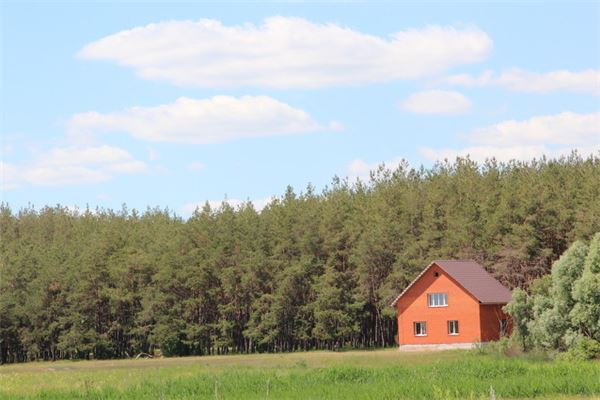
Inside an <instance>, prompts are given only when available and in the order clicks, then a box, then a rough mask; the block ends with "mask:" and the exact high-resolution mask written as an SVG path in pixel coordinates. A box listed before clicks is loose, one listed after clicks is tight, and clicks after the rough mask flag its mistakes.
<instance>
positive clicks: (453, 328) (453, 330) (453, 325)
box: [448, 320, 458, 335]
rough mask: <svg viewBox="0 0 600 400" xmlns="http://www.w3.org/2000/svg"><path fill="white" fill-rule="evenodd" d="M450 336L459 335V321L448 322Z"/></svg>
mask: <svg viewBox="0 0 600 400" xmlns="http://www.w3.org/2000/svg"><path fill="white" fill-rule="evenodd" d="M448 335H458V321H456V320H454V321H448Z"/></svg>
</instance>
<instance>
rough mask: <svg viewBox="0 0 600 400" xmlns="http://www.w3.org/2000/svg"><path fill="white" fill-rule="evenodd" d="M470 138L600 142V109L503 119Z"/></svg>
mask: <svg viewBox="0 0 600 400" xmlns="http://www.w3.org/2000/svg"><path fill="white" fill-rule="evenodd" d="M470 141H471V142H473V143H477V144H490V145H499V146H500V145H508V146H510V145H512V144H515V143H518V144H528V145H529V144H556V145H590V144H600V112H595V113H590V114H577V113H573V112H563V113H560V114H556V115H544V116H536V117H532V118H530V119H528V120H524V121H516V120H510V121H504V122H501V123H498V124H495V125H492V126H489V127H486V128H481V129H477V130H475V131H474V132H473V133H472V134H471V136H470Z"/></svg>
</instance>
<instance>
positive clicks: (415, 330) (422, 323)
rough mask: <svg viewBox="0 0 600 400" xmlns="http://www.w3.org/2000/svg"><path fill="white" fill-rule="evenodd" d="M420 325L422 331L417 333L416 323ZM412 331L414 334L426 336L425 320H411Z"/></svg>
mask: <svg viewBox="0 0 600 400" xmlns="http://www.w3.org/2000/svg"><path fill="white" fill-rule="evenodd" d="M419 324H420V325H421V326H422V328H421V332H422V333H417V325H419ZM413 333H414V334H415V336H427V322H426V321H415V322H413Z"/></svg>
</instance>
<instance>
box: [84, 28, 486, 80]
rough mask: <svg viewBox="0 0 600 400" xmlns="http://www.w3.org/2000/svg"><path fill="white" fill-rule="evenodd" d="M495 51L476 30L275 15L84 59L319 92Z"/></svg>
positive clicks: (87, 50)
mask: <svg viewBox="0 0 600 400" xmlns="http://www.w3.org/2000/svg"><path fill="white" fill-rule="evenodd" d="M491 47H492V40H491V39H490V38H489V36H488V35H487V34H486V33H485V32H482V31H481V30H479V29H477V28H463V29H457V28H454V27H451V26H448V27H442V26H427V27H424V28H422V29H407V30H404V31H400V32H397V33H394V34H392V35H390V36H389V37H379V36H374V35H369V34H366V33H362V32H358V31H355V30H352V29H350V28H348V27H344V26H340V25H337V24H334V23H326V24H319V23H313V22H310V21H307V20H305V19H302V18H290V17H270V18H267V19H265V20H264V22H263V24H262V25H260V26H256V25H253V24H250V23H246V24H243V25H238V26H225V25H223V24H222V23H221V22H220V21H216V20H209V19H203V20H199V21H167V22H160V23H154V24H149V25H146V26H142V27H136V28H133V29H130V30H125V31H121V32H118V33H115V34H113V35H110V36H106V37H104V38H102V39H100V40H97V41H95V42H93V43H90V44H88V45H86V46H85V47H84V48H83V49H81V51H80V52H79V54H78V55H79V57H81V58H84V59H96V60H111V61H115V62H117V63H118V64H120V65H124V66H128V67H131V68H134V69H135V70H136V72H137V73H138V75H139V76H141V77H142V78H145V79H155V80H167V81H170V82H172V83H175V84H178V85H195V86H203V87H231V86H246V85H251V86H266V87H274V88H292V87H302V88H316V87H323V86H331V85H348V84H363V83H371V82H384V81H390V80H396V79H415V78H421V77H424V76H428V75H432V74H436V73H439V72H443V71H445V70H447V69H448V68H450V67H453V66H456V65H462V64H468V63H473V62H477V61H481V60H483V59H484V58H485V57H486V56H487V54H488V53H489V52H490V50H491Z"/></svg>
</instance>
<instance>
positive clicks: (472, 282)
mask: <svg viewBox="0 0 600 400" xmlns="http://www.w3.org/2000/svg"><path fill="white" fill-rule="evenodd" d="M510 299H511V292H510V290H509V289H507V288H506V287H504V286H503V285H502V284H501V283H500V282H498V281H497V280H496V279H495V278H494V277H493V276H492V275H490V274H489V273H488V272H487V271H486V270H485V269H484V268H483V267H482V266H481V265H479V264H478V263H476V262H475V261H471V260H437V261H433V262H432V263H431V264H429V265H428V266H427V267H426V268H425V269H424V270H423V272H421V273H420V274H419V276H417V278H416V279H415V280H414V281H412V282H411V283H410V285H408V286H407V287H406V289H404V291H403V292H402V293H400V294H399V295H398V297H396V299H395V300H394V302H393V303H392V306H393V307H396V310H397V317H398V343H399V345H400V348H401V349H404V350H409V349H415V348H427V347H433V348H470V347H471V346H472V345H473V343H485V342H489V341H491V340H498V339H499V338H500V337H501V336H503V335H505V334H507V333H508V331H509V329H510V327H509V323H508V322H509V319H508V316H507V315H506V314H505V313H504V312H503V311H502V307H503V306H504V305H505V304H506V303H508V302H509V301H510Z"/></svg>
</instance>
